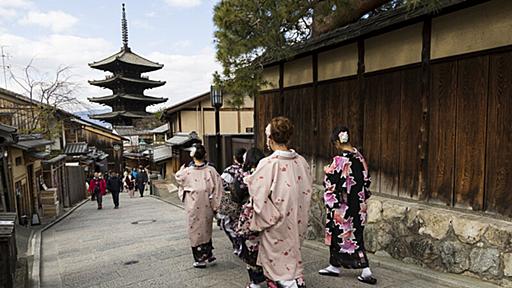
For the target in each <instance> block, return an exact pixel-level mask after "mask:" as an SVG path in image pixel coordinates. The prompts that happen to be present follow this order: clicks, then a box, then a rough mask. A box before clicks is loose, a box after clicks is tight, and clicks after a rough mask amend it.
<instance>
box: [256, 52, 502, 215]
mask: <svg viewBox="0 0 512 288" xmlns="http://www.w3.org/2000/svg"><path fill="white" fill-rule="evenodd" d="M511 50H512V47H511V49H508V50H505V52H503V51H501V52H488V53H487V54H485V53H481V54H475V55H464V56H461V57H458V58H456V57H452V58H449V59H445V60H436V61H435V62H434V63H432V64H430V69H429V70H426V71H429V72H428V73H429V79H430V89H427V90H429V98H428V104H427V106H428V107H427V108H428V111H427V113H428V127H426V128H427V129H428V131H427V132H428V134H427V135H428V143H427V144H428V153H427V155H426V160H425V161H427V164H428V165H427V166H425V167H426V168H425V169H426V171H423V170H422V169H423V168H422V159H421V145H422V139H421V134H422V121H423V119H424V118H423V117H424V115H423V114H424V111H422V109H423V108H422V104H421V103H422V76H423V74H422V73H424V72H423V71H425V70H423V69H422V68H421V66H420V65H413V66H408V67H402V68H398V69H392V70H388V71H379V72H375V73H368V74H365V75H364V77H362V78H359V79H360V80H359V79H358V78H355V77H352V78H342V79H337V80H329V81H324V82H319V83H318V84H317V85H316V86H315V85H314V84H311V85H303V86H298V87H290V88H285V89H283V91H281V93H282V94H281V93H280V92H279V91H276V92H270V93H266V94H262V95H261V96H259V97H258V100H257V109H256V113H257V115H258V116H257V117H258V119H257V121H258V122H259V124H258V125H259V127H260V128H258V130H259V131H258V132H257V133H261V135H263V133H264V131H263V129H264V127H265V125H266V124H267V123H268V122H269V121H270V119H271V118H272V117H273V116H277V115H285V116H287V117H289V118H290V119H291V120H292V121H293V122H294V124H295V127H296V130H295V136H294V139H293V143H294V144H295V147H296V148H297V150H298V151H299V152H300V153H301V154H304V155H306V156H313V157H320V158H323V159H326V160H327V159H329V158H330V157H331V156H332V155H333V153H334V152H335V151H333V147H332V145H331V144H330V140H329V137H330V133H331V130H332V129H333V127H334V126H336V125H340V124H342V125H346V126H348V127H349V128H350V129H351V131H352V132H354V131H355V134H356V135H357V133H361V135H359V136H355V135H354V134H352V135H351V139H352V140H355V141H358V140H357V139H361V141H360V142H361V143H353V144H355V146H356V147H360V148H362V151H363V154H364V156H365V157H366V159H367V161H368V163H369V166H370V173H371V177H372V180H373V181H372V186H371V189H372V191H374V192H380V193H384V194H389V195H393V196H398V197H400V198H407V199H422V200H423V199H425V200H427V201H429V202H432V203H439V204H444V205H447V206H455V207H461V208H467V209H471V210H476V211H482V210H485V211H489V212H495V213H499V214H502V215H505V216H511V217H512V208H511V207H512V206H511V205H510V203H512V194H511V193H509V190H510V188H509V187H512V177H510V176H509V175H511V174H512V125H510V123H512V51H511ZM507 51H508V52H507ZM360 81H363V83H362V84H361V82H360ZM315 87H316V88H315ZM427 88H428V87H427ZM315 89H316V90H315ZM361 89H363V91H364V92H363V93H361V94H362V98H363V99H361V96H359V95H360V93H359V91H360V90H361ZM281 95H282V96H281ZM314 95H317V97H316V98H315V97H314ZM281 97H282V98H281ZM361 105H363V108H364V109H360V108H361ZM313 107H314V108H313ZM361 110H362V111H363V112H359V111H361ZM361 114H363V115H361ZM361 124H362V125H361ZM358 127H361V128H358ZM361 130H362V131H361ZM360 136H361V137H360ZM263 143H264V137H259V141H258V146H259V147H262V146H263ZM421 172H424V175H426V177H425V180H426V181H427V182H426V187H425V189H426V191H422V187H420V181H419V177H420V174H421Z"/></svg>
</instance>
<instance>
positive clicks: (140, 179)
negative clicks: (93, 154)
mask: <svg viewBox="0 0 512 288" xmlns="http://www.w3.org/2000/svg"><path fill="white" fill-rule="evenodd" d="M86 183H87V185H88V187H87V191H88V193H89V194H90V195H91V201H96V202H97V204H98V210H100V209H103V196H104V195H106V194H107V192H110V193H111V194H112V201H113V203H114V209H119V193H121V192H123V191H124V192H126V193H128V195H129V196H130V198H133V197H135V193H136V191H138V192H139V195H140V197H144V191H145V189H146V185H147V184H148V183H149V173H148V169H147V168H144V167H143V166H139V169H136V168H132V169H131V170H130V169H126V170H125V171H124V173H123V175H122V176H121V175H119V173H118V172H117V171H110V172H109V173H108V174H106V175H105V176H104V175H103V173H101V172H95V173H94V174H93V176H92V177H91V179H90V180H88V181H86Z"/></svg>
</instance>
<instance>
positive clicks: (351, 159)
mask: <svg viewBox="0 0 512 288" xmlns="http://www.w3.org/2000/svg"><path fill="white" fill-rule="evenodd" d="M331 141H332V143H333V144H334V145H335V147H336V149H337V150H338V151H339V153H338V155H337V156H335V157H334V158H333V161H332V163H331V164H330V165H329V166H327V167H325V169H324V170H325V179H324V188H325V193H324V201H325V206H326V208H327V223H326V225H325V244H326V245H329V248H330V249H329V251H330V259H329V263H330V265H329V266H328V267H326V268H324V269H321V270H320V271H318V272H319V273H320V274H321V275H327V276H339V275H340V268H341V267H342V266H343V267H344V268H347V269H363V272H362V273H361V275H360V276H358V278H357V279H358V280H359V281H361V282H364V283H368V284H375V283H377V279H375V278H373V276H372V272H371V270H370V268H369V265H368V258H367V257H366V251H365V248H364V239H363V231H364V225H365V223H366V201H367V199H368V198H369V197H370V191H369V187H370V176H369V174H368V166H367V164H366V161H365V160H364V157H363V155H362V154H361V153H360V152H359V151H357V149H356V148H354V147H353V146H352V145H351V144H350V142H349V131H348V129H347V128H346V127H338V128H335V129H334V130H333V133H332V135H331Z"/></svg>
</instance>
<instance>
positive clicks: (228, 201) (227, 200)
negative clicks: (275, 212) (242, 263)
mask: <svg viewBox="0 0 512 288" xmlns="http://www.w3.org/2000/svg"><path fill="white" fill-rule="evenodd" d="M246 151H247V150H246V149H245V148H240V149H238V150H237V151H235V156H234V157H233V164H231V165H230V166H228V167H227V168H226V169H224V172H222V174H221V175H220V177H221V178H222V182H223V186H224V195H223V196H222V200H221V203H220V208H219V211H218V214H217V215H218V217H219V218H220V226H221V227H222V230H224V232H225V233H226V235H227V236H228V239H229V240H230V241H231V244H232V245H233V250H234V251H233V252H234V253H235V254H237V255H238V254H239V253H240V248H241V244H240V241H238V240H237V239H238V237H237V235H236V233H235V229H236V226H238V218H239V217H240V210H241V208H242V203H240V202H237V201H234V200H235V199H233V197H232V196H233V193H234V190H235V181H236V179H242V174H243V170H242V164H243V163H244V154H245V152H246Z"/></svg>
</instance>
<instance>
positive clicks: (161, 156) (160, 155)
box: [153, 145, 172, 163]
mask: <svg viewBox="0 0 512 288" xmlns="http://www.w3.org/2000/svg"><path fill="white" fill-rule="evenodd" d="M170 158H172V148H171V146H168V145H161V146H157V147H155V148H153V162H155V163H156V162H160V161H164V160H167V159H170Z"/></svg>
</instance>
